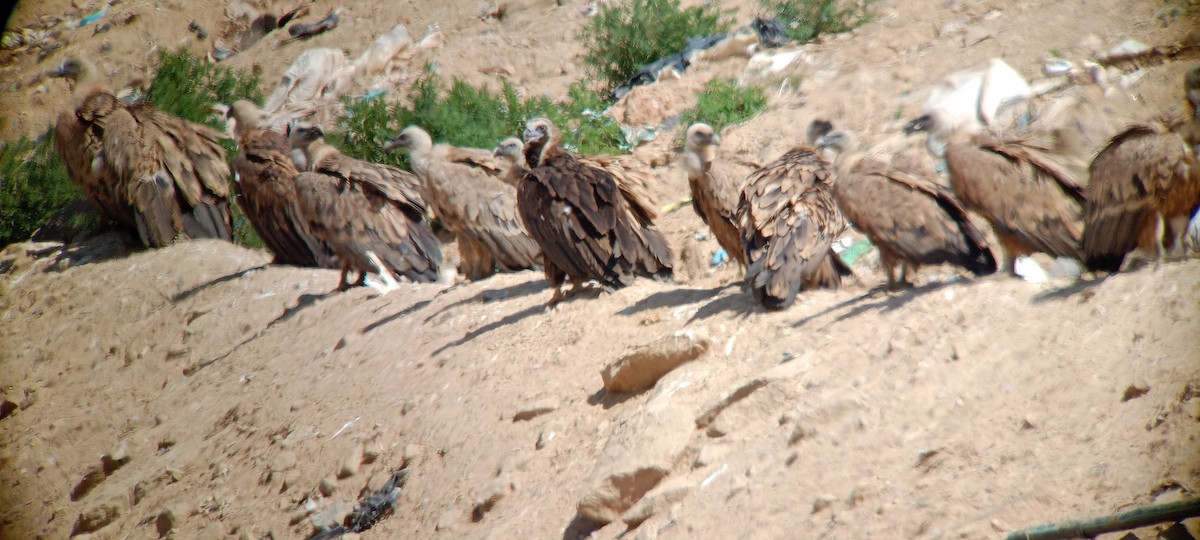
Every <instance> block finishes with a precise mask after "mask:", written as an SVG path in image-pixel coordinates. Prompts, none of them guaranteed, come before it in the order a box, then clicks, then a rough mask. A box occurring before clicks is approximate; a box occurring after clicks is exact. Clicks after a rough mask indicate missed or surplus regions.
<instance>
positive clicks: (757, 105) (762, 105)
mask: <svg viewBox="0 0 1200 540" xmlns="http://www.w3.org/2000/svg"><path fill="white" fill-rule="evenodd" d="M766 108H767V96H766V95H765V94H764V93H763V91H762V89H761V88H758V87H757V86H738V84H737V81H735V80H733V79H712V80H710V81H708V84H706V85H704V89H703V90H701V91H700V95H699V96H698V101H697V102H696V106H695V107H693V108H691V109H688V110H686V111H684V112H683V114H682V115H681V116H680V123H681V124H682V125H683V126H684V127H687V126H690V125H692V124H693V123H696V122H704V123H706V124H708V125H710V126H712V127H713V129H714V130H716V131H720V130H721V128H723V127H725V126H728V125H730V124H736V123H739V122H743V121H745V120H747V119H749V118H751V117H753V116H754V115H756V114H758V113H760V112H762V111H763V109H766Z"/></svg>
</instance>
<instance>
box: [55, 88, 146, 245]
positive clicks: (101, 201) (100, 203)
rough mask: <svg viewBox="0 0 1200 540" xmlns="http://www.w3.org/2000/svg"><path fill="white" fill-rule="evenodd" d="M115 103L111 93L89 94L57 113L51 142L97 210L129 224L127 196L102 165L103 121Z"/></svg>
mask: <svg viewBox="0 0 1200 540" xmlns="http://www.w3.org/2000/svg"><path fill="white" fill-rule="evenodd" d="M118 104H119V102H117V100H116V98H115V97H113V96H112V94H108V93H95V94H92V95H90V96H88V97H87V98H85V99H84V101H83V103H82V105H81V106H80V107H79V108H78V109H76V110H73V111H66V112H63V113H62V114H61V115H59V117H58V123H57V125H56V126H55V128H54V143H55V145H56V146H57V147H58V153H59V155H61V156H62V159H63V163H64V164H65V165H66V167H67V173H68V174H69V175H70V176H71V180H73V181H74V182H75V183H76V184H78V185H79V187H80V188H82V189H83V192H84V194H85V195H87V198H88V200H89V201H90V202H91V204H92V206H93V207H94V208H95V209H96V211H97V212H99V213H100V215H101V216H103V217H104V219H106V220H108V221H115V222H117V223H121V224H123V225H126V226H132V225H133V219H132V217H133V212H132V208H131V206H130V205H129V202H128V198H127V197H126V196H125V194H124V192H122V191H120V190H118V189H116V183H115V182H114V181H113V179H112V177H111V175H110V173H109V170H108V169H107V167H104V166H103V163H104V161H103V159H104V157H103V156H104V153H103V149H104V141H103V139H102V138H101V137H102V136H103V134H104V127H103V123H104V119H105V118H106V117H107V116H108V115H109V114H110V113H111V112H112V111H113V110H114V109H115V108H116V107H117V106H118Z"/></svg>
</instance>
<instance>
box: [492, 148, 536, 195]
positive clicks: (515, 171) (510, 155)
mask: <svg viewBox="0 0 1200 540" xmlns="http://www.w3.org/2000/svg"><path fill="white" fill-rule="evenodd" d="M493 155H494V156H495V157H496V158H497V159H499V160H501V161H503V162H505V163H507V164H508V168H507V169H505V171H504V175H503V176H501V177H500V178H501V179H502V180H504V181H505V182H506V183H508V184H509V185H510V186H512V187H514V188H515V187H517V186H519V185H521V179H522V178H525V172H526V171H528V169H527V168H526V166H525V143H524V142H522V141H521V139H518V138H516V137H509V138H507V139H504V140H503V141H500V145H499V146H497V147H496V151H495V152H493Z"/></svg>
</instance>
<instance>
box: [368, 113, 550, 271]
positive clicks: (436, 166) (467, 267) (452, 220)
mask: <svg viewBox="0 0 1200 540" xmlns="http://www.w3.org/2000/svg"><path fill="white" fill-rule="evenodd" d="M385 148H387V149H394V148H403V149H405V150H407V151H408V153H409V163H410V164H412V168H413V171H414V172H415V173H416V174H417V177H418V178H420V179H421V181H422V184H423V187H424V192H425V195H426V201H427V202H428V203H429V205H430V206H431V207H432V209H433V213H434V215H436V216H437V217H438V219H440V220H441V222H442V225H444V226H445V227H446V229H447V230H449V231H450V232H452V233H454V236H455V238H456V239H457V240H458V251H459V255H460V258H461V264H460V265H459V272H460V273H462V274H463V275H465V276H466V277H467V278H468V279H471V280H478V279H483V278H486V277H488V276H491V275H492V274H494V273H496V271H498V270H499V271H510V272H511V271H517V270H524V269H528V268H533V267H534V266H536V265H538V264H539V263H540V261H541V251H540V250H539V249H538V245H537V243H536V242H534V241H533V239H532V238H530V237H529V235H528V234H526V233H525V229H524V228H523V227H522V226H521V221H520V218H518V217H517V190H516V189H515V188H514V187H512V186H510V185H508V184H506V183H504V181H503V180H501V179H500V178H499V175H500V173H501V170H502V166H501V164H500V163H499V160H497V159H496V157H495V156H494V155H493V154H492V152H488V151H486V150H477V149H474V148H458V147H455V146H451V145H448V144H433V140H432V139H431V138H430V136H429V133H427V132H425V130H423V129H421V128H419V127H415V126H414V127H408V128H405V129H404V131H402V132H401V133H400V135H399V136H398V137H396V139H395V140H393V141H391V142H389V143H388V144H387V146H386V147H385Z"/></svg>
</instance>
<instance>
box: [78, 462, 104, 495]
mask: <svg viewBox="0 0 1200 540" xmlns="http://www.w3.org/2000/svg"><path fill="white" fill-rule="evenodd" d="M107 477H108V475H107V474H105V473H104V467H103V466H101V465H93V466H92V467H91V468H90V469H88V470H87V472H85V473H83V478H82V479H80V480H79V483H77V484H75V488H74V489H72V490H71V500H72V501H77V500H79V499H82V498H83V496H84V495H87V494H88V493H90V492H91V491H92V490H93V489H95V488H96V486H98V485H100V483H101V482H103V481H104V479H105V478H107Z"/></svg>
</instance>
